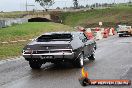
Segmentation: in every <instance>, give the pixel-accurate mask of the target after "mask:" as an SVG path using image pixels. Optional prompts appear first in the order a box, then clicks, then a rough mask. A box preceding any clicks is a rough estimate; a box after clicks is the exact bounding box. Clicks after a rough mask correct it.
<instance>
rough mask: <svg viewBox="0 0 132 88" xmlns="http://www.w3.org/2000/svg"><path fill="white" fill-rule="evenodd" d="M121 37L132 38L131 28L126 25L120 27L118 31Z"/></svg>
mask: <svg viewBox="0 0 132 88" xmlns="http://www.w3.org/2000/svg"><path fill="white" fill-rule="evenodd" d="M117 32H118V34H119V37H123V36H126V35H127V36H132V28H131V26H126V25H119V27H118V30H117Z"/></svg>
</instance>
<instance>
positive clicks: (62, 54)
mask: <svg viewBox="0 0 132 88" xmlns="http://www.w3.org/2000/svg"><path fill="white" fill-rule="evenodd" d="M44 56H53V57H54V58H49V59H59V58H65V59H73V58H74V52H72V53H66V52H60V53H44V54H24V53H23V57H24V58H40V59H44V58H43V57H44ZM47 59H48V58H47Z"/></svg>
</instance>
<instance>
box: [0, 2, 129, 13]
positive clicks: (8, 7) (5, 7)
mask: <svg viewBox="0 0 132 88" xmlns="http://www.w3.org/2000/svg"><path fill="white" fill-rule="evenodd" d="M78 1H79V5H86V4H90V5H91V4H94V3H106V2H107V3H113V2H114V0H78ZM115 1H116V2H117V3H120V2H128V1H129V0H115ZM27 3H28V4H29V5H35V6H29V7H28V10H32V9H37V10H41V9H42V7H41V6H40V5H39V4H38V3H36V2H35V0H27ZM25 4H26V0H0V11H4V12H7V11H24V10H26V5H25ZM70 6H73V2H72V0H55V4H54V5H53V6H51V7H50V8H56V7H61V8H63V7H70Z"/></svg>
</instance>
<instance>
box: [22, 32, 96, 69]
mask: <svg viewBox="0 0 132 88" xmlns="http://www.w3.org/2000/svg"><path fill="white" fill-rule="evenodd" d="M95 50H96V42H95V41H94V40H90V39H88V38H87V37H86V35H85V34H84V33H83V32H51V33H44V34H42V35H41V36H39V37H38V38H36V39H34V40H33V41H32V42H30V43H29V44H27V45H26V46H25V47H24V48H23V57H24V58H25V59H26V60H27V61H29V65H30V67H31V68H32V69H37V68H40V67H41V65H42V64H45V63H46V62H51V63H55V64H56V63H59V62H67V61H68V62H71V63H73V64H74V65H75V66H76V67H83V65H84V63H83V62H84V59H87V58H88V59H89V60H95V56H94V52H95Z"/></svg>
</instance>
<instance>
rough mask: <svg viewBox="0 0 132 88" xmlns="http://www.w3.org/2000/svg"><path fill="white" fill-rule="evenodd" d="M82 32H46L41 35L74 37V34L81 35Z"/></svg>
mask: <svg viewBox="0 0 132 88" xmlns="http://www.w3.org/2000/svg"><path fill="white" fill-rule="evenodd" d="M82 33H83V32H76V31H74V32H47V33H44V34H43V35H52V34H71V35H75V34H82Z"/></svg>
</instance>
